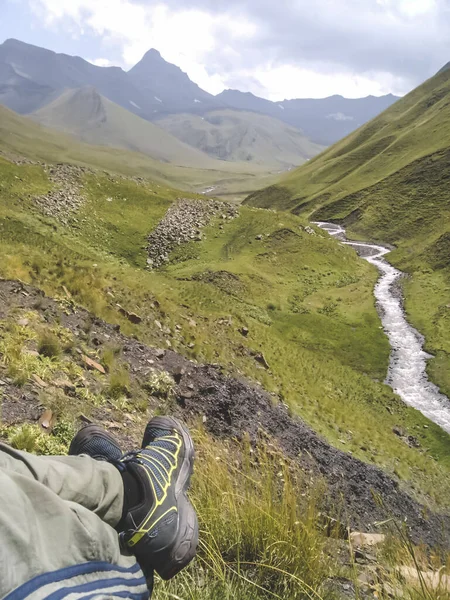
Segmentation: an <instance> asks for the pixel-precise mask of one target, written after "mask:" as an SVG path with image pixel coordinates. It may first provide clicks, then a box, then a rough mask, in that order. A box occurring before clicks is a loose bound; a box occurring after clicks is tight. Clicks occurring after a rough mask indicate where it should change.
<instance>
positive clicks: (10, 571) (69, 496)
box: [0, 445, 148, 598]
mask: <svg viewBox="0 0 450 600" xmlns="http://www.w3.org/2000/svg"><path fill="white" fill-rule="evenodd" d="M122 503H123V485H122V478H121V476H120V473H119V472H118V471H117V470H116V469H115V467H113V466H112V465H109V464H107V463H102V462H97V461H95V460H93V459H91V458H89V457H38V456H32V455H28V454H26V453H23V452H17V451H15V450H13V449H11V448H9V447H7V446H4V445H1V446H0V540H1V544H0V565H1V570H2V573H1V577H0V597H2V598H3V597H4V596H6V595H7V594H8V593H10V592H11V591H12V590H15V589H16V588H18V587H19V586H21V585H23V584H25V583H26V582H28V581H30V580H32V579H33V578H37V577H38V576H44V575H45V576H49V574H50V579H49V581H50V582H51V580H52V574H55V572H56V571H59V572H60V573H59V575H58V577H60V578H63V579H64V580H66V579H67V578H69V575H70V578H69V579H70V581H69V583H67V582H66V583H65V584H64V586H65V585H67V586H68V588H70V589H72V587H73V586H77V585H94V586H95V583H93V582H95V581H99V580H103V581H105V582H106V583H104V587H105V590H106V593H108V591H109V589H110V586H112V585H116V586H118V589H119V588H120V589H119V591H125V592H127V589H126V586H127V585H130V586H132V589H133V590H134V592H136V595H137V596H138V597H142V598H144V597H148V592H147V591H146V590H147V586H146V585H145V579H144V577H143V574H142V572H141V570H140V568H139V566H138V565H137V563H136V559H135V558H134V557H131V556H127V555H124V554H123V553H122V551H121V549H120V546H119V539H118V535H117V532H116V531H115V530H114V529H113V527H112V526H114V525H116V524H117V523H118V521H119V520H120V517H121V513H122ZM99 517H101V518H99ZM102 518H104V520H105V521H106V522H104V521H102ZM108 523H109V524H108ZM83 565H84V566H83ZM80 566H81V570H80V569H79V567H80ZM61 569H62V570H63V571H60V570H61ZM74 569H75V571H74ZM77 569H78V570H77ZM88 571H89V572H88ZM61 573H62V575H61ZM35 581H40V579H35ZM45 581H47V579H46V580H45ZM45 581H44V583H45ZM108 582H109V583H108ZM127 582H128V583H127ZM48 585H49V586H50V588H49V589H53V588H51V585H53V586H55V585H56V586H59V587H56V589H58V590H59V589H61V586H62V584H61V582H59V583H55V582H53V584H52V583H48ZM64 586H62V587H63V588H64ZM124 586H125V587H124Z"/></svg>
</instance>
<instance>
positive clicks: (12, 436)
mask: <svg viewBox="0 0 450 600" xmlns="http://www.w3.org/2000/svg"><path fill="white" fill-rule="evenodd" d="M59 428H60V429H59V433H58V426H57V427H55V430H54V432H53V433H52V434H50V435H49V434H47V433H44V432H43V431H42V430H41V429H40V428H39V426H38V425H31V424H25V425H19V426H14V427H2V428H1V430H0V434H1V436H2V437H3V438H4V439H6V441H7V442H8V443H9V444H10V445H11V446H12V447H13V448H15V449H16V450H23V451H25V452H30V453H32V454H42V455H46V456H51V455H53V456H59V455H65V454H67V452H68V450H69V444H70V441H71V439H72V437H73V433H74V430H73V427H71V426H69V425H68V424H64V422H61V423H60V425H59Z"/></svg>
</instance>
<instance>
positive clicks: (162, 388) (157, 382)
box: [145, 369, 175, 400]
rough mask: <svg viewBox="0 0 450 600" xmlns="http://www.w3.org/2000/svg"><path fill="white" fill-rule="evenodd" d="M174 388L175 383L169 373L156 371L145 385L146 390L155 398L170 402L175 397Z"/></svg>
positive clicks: (153, 370) (152, 372)
mask: <svg viewBox="0 0 450 600" xmlns="http://www.w3.org/2000/svg"><path fill="white" fill-rule="evenodd" d="M174 387H175V381H174V380H173V377H172V376H171V375H170V373H167V371H157V370H156V369H152V371H151V373H150V375H149V377H148V379H147V381H146V383H145V389H147V390H148V391H149V392H150V393H151V394H152V395H153V396H158V397H159V398H166V399H168V400H169V399H170V398H172V396H173V390H174Z"/></svg>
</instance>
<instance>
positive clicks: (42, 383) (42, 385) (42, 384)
mask: <svg viewBox="0 0 450 600" xmlns="http://www.w3.org/2000/svg"><path fill="white" fill-rule="evenodd" d="M31 378H32V379H33V381H34V382H35V383H37V385H38V386H39V387H40V388H46V387H48V383H45V381H43V380H42V379H41V378H40V377H39V375H36V373H34V374H33V375H32V376H31Z"/></svg>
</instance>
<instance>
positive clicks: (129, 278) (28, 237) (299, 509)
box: [0, 159, 450, 600]
mask: <svg viewBox="0 0 450 600" xmlns="http://www.w3.org/2000/svg"><path fill="white" fill-rule="evenodd" d="M83 184H84V188H83V193H84V194H85V195H86V203H85V204H84V206H83V207H82V208H81V209H80V211H79V213H78V214H77V219H78V225H77V226H76V227H63V226H62V225H60V224H58V223H57V222H56V221H55V220H54V219H51V218H48V217H45V216H43V215H42V214H40V213H39V212H38V210H37V208H36V207H35V205H34V203H33V200H32V197H33V196H35V195H39V194H42V193H45V192H47V191H48V190H49V188H50V187H51V184H50V183H49V181H48V180H47V177H46V175H45V173H44V171H43V170H42V169H41V168H40V167H38V166H32V165H31V166H30V165H25V166H20V167H19V166H14V165H12V164H11V163H9V162H7V161H5V160H2V159H0V233H1V235H0V252H1V256H2V261H1V263H0V276H2V277H4V278H14V279H21V280H23V281H26V282H30V283H33V284H34V285H36V286H38V287H41V288H42V289H44V290H45V291H46V292H47V293H48V294H49V295H51V296H54V297H57V298H60V299H61V300H64V301H67V299H68V294H69V295H70V296H71V297H72V299H73V300H74V301H75V302H78V303H79V304H82V305H83V306H85V307H86V308H88V309H89V310H90V311H92V312H93V313H94V314H95V315H97V316H100V317H102V318H104V319H105V320H107V321H109V322H112V323H118V324H120V326H121V329H122V331H123V332H124V333H126V334H127V335H130V336H137V337H138V338H139V339H141V340H143V341H145V342H147V343H149V344H151V345H155V346H159V347H165V348H167V347H171V348H173V349H174V350H176V351H178V352H180V353H182V354H184V355H186V356H188V357H189V358H192V359H196V360H198V361H200V362H205V361H208V362H216V363H220V364H222V365H223V366H224V367H225V368H226V369H227V370H228V371H229V372H230V373H233V374H236V375H240V374H244V375H246V376H247V377H248V378H250V379H253V380H255V381H259V382H261V383H262V384H263V386H264V387H265V388H266V389H268V390H269V391H271V392H273V394H274V402H276V401H279V399H280V400H283V401H284V402H286V403H287V404H288V405H289V406H290V409H291V411H292V412H293V413H294V414H298V415H300V416H301V417H302V418H303V419H305V420H306V421H307V422H308V423H309V424H310V425H311V426H312V427H313V428H314V429H316V430H317V431H319V432H320V433H321V434H323V435H324V436H325V437H326V438H327V439H328V440H329V441H330V442H331V443H332V444H334V445H336V446H337V447H339V448H341V449H343V450H346V451H351V452H352V453H353V454H354V455H355V456H357V457H359V458H361V459H362V460H364V461H366V462H372V463H374V464H377V465H378V466H380V467H382V468H383V469H385V470H386V471H388V472H390V473H393V474H395V475H396V476H398V477H399V478H400V479H401V480H402V485H404V486H405V487H407V488H408V489H409V491H410V492H411V493H412V494H413V495H415V496H416V497H418V498H420V499H421V500H424V501H425V502H427V503H430V504H431V505H435V506H440V507H443V506H444V507H446V506H448V498H449V496H450V488H449V483H448V482H449V477H448V475H449V472H450V461H449V456H450V452H449V444H450V437H449V436H448V435H447V434H445V433H443V432H442V431H441V430H440V428H438V427H437V426H435V425H433V424H432V423H430V422H429V421H428V420H427V419H425V418H424V417H423V416H422V415H421V414H420V413H418V412H417V411H415V410H413V409H411V408H409V407H406V406H405V405H404V404H403V403H402V402H401V401H400V400H399V399H398V398H397V397H396V396H395V395H394V394H393V393H392V391H391V390H390V389H389V388H388V387H387V386H385V385H383V383H382V381H383V379H384V375H385V372H386V369H387V364H388V356H389V347H388V344H387V341H386V339H385V337H384V335H383V332H382V330H381V328H380V321H379V318H378V316H377V313H376V310H375V307H374V300H373V295H372V289H373V285H374V282H375V280H376V277H377V274H376V272H375V270H374V269H372V267H371V266H370V265H369V264H368V263H366V262H364V261H361V260H359V259H358V258H357V257H356V255H355V254H354V252H353V251H351V250H350V249H349V248H345V247H342V246H339V245H338V244H336V243H335V242H333V241H332V240H331V239H329V238H328V236H326V235H325V234H323V233H320V232H316V233H312V234H311V233H309V232H308V230H307V229H305V226H306V225H307V223H306V221H304V220H302V219H301V218H299V217H297V216H294V215H292V214H286V213H277V212H273V211H265V210H259V209H254V208H249V207H244V208H243V209H242V210H241V214H240V216H239V217H238V218H236V219H235V220H233V221H231V222H226V223H223V222H222V221H221V220H218V221H217V222H216V223H213V224H212V225H211V226H210V227H209V228H208V229H207V230H206V232H205V233H206V236H205V238H204V239H203V240H202V241H201V242H192V243H191V244H189V245H186V246H183V247H180V248H179V249H178V250H177V251H176V252H174V253H173V255H172V256H171V262H170V263H169V265H168V266H167V267H166V268H165V269H163V270H160V271H159V272H149V271H146V270H144V269H143V267H144V265H145V259H146V256H145V249H144V247H145V241H146V235H147V234H148V232H149V231H151V229H152V228H153V227H154V226H155V224H156V223H157V222H158V220H159V219H160V218H161V217H162V215H163V214H164V212H165V211H166V209H167V207H168V206H169V205H170V203H171V202H173V201H174V200H175V199H176V198H177V197H178V196H179V192H177V191H175V190H173V189H170V188H166V187H164V186H162V185H161V184H160V183H158V182H156V181H153V182H152V181H146V182H145V183H141V184H138V183H136V182H134V181H130V180H115V181H114V180H111V178H110V177H108V176H106V175H104V174H99V173H98V174H89V175H86V176H85V179H84V181H83ZM257 238H258V239H257ZM117 304H120V305H121V306H123V307H125V308H126V309H127V310H129V311H133V312H136V313H138V314H139V315H140V316H141V317H142V323H141V324H139V325H134V324H132V323H130V322H129V321H128V320H126V319H125V318H124V317H123V316H122V315H121V314H120V312H119V310H118V307H117ZM242 327H246V328H248V330H249V331H248V335H247V336H244V335H242V333H241V332H240V331H239V330H240V329H241V328H242ZM8 332H9V333H8ZM52 336H53V337H52ZM54 336H56V337H57V338H58V339H59V345H60V346H61V347H62V346H64V344H66V343H67V344H68V345H69V346H70V340H69V341H67V340H66V338H65V335H64V332H62V331H60V330H55V331H52V332H50V335H49V336H47V337H45V336H44V338H43V339H42V336H41V338H39V339H40V341H39V344H40V346H39V347H40V350H43V349H45V352H46V353H47V354H49V356H47V359H46V361H43V360H41V359H39V361H38V362H36V363H34V362H32V361H31V359H28V358H26V364H25V365H24V364H23V362H22V361H23V360H24V358H23V357H24V354H23V352H21V347H20V345H21V344H23V343H25V342H24V340H23V339H20V335H19V332H18V331H17V329H16V328H14V327H13V328H12V329H11V330H7V331H6V332H5V331H2V335H1V336H0V337H1V339H2V346H1V350H0V353H1V359H2V361H3V363H4V365H5V367H6V368H7V369H8V372H9V376H10V377H12V378H13V379H14V381H16V383H17V384H18V385H19V384H20V383H21V382H22V384H23V383H24V381H26V380H27V378H28V376H29V375H31V374H33V373H36V374H39V372H38V371H36V369H38V368H42V364H44V366H46V367H47V368H49V369H52V368H56V367H57V366H59V363H58V361H60V360H61V358H60V357H58V355H59V352H55V347H56V348H57V347H58V343H56V345H55V340H54ZM52 348H53V350H52ZM63 351H64V348H63ZM42 354H43V356H45V353H44V352H42ZM55 354H56V355H55ZM261 354H262V355H263V357H264V360H265V361H266V363H267V364H266V367H268V368H265V367H264V366H263V365H262V364H261V361H258V360H256V357H257V356H260V355H261ZM11 357H13V358H14V357H15V359H14V360H13V361H12V362H11ZM27 361H31V363H29V362H27ZM55 361H56V363H55ZM25 368H29V369H30V370H29V371H26V376H25V378H24V375H23V370H24V369H25ZM67 368H73V367H67ZM41 375H42V373H41ZM74 375H76V373H75V374H74ZM124 388H126V373H124V372H123V371H121V370H120V369H117V370H116V377H115V379H113V380H111V378H110V380H109V382H108V384H107V387H106V388H105V389H102V390H101V391H100V394H99V396H96V397H95V398H94V397H92V396H90V395H89V394H86V397H85V399H84V402H85V403H86V406H87V407H89V406H90V405H92V404H94V403H96V402H102V398H103V399H104V398H109V402H110V403H112V404H113V405H114V406H115V408H116V409H117V410H120V407H121V406H123V407H126V406H128V405H127V400H126V398H125V397H124V392H123V390H124ZM121 390H122V391H121ZM122 403H123V404H122ZM136 408H137V407H136ZM59 410H60V411H61V412H62V413H64V411H67V410H68V408H67V407H65V406H64V404H60V405H59ZM66 419H67V421H68V427H69V431H70V426H71V422H70V419H71V415H70V411H69V412H68V413H67V416H66ZM424 425H426V426H427V428H424ZM395 426H397V427H399V426H400V427H401V428H403V429H404V430H405V432H407V433H408V434H410V435H414V436H415V437H416V438H417V439H418V440H419V442H420V447H419V448H411V447H409V446H408V445H407V444H406V443H405V442H404V441H403V439H401V438H399V437H398V436H397V435H395V434H394V433H393V431H392V430H393V428H394V427H395ZM13 433H17V432H8V431H7V432H6V434H5V435H7V436H10V435H12V434H13ZM19 433H21V434H22V437H21V438H20V441H19V442H18V443H19V445H23V444H24V443H28V441H29V437H30V434H29V433H25V436H23V432H19ZM31 435H32V434H31ZM59 435H60V439H59V442H61V443H62V444H66V443H67V430H63V431H61V432H60V433H59ZM195 435H196V438H197V446H198V448H199V467H198V469H197V477H196V479H195V485H194V492H193V493H194V500H195V504H196V507H197V509H198V510H199V513H200V518H201V522H202V530H203V535H202V539H203V542H202V549H201V554H200V559H199V561H198V562H197V564H196V566H195V567H194V568H192V569H191V570H190V571H188V572H187V573H185V574H183V576H182V577H180V578H178V579H177V580H176V581H175V582H174V583H172V584H167V585H165V586H162V585H160V587H159V589H158V593H159V595H160V597H161V598H167V599H169V598H182V599H183V600H185V599H186V600H187V599H188V598H189V599H191V600H197V599H198V600H200V599H206V598H213V599H215V598H217V599H219V598H230V599H231V598H236V597H239V598H242V599H244V600H247V599H248V600H253V599H255V600H256V598H273V597H275V598H286V599H288V598H289V599H297V598H298V599H300V598H326V599H327V600H328V599H331V598H333V597H337V596H333V593H332V592H327V591H326V589H325V587H324V584H325V581H326V579H327V578H328V576H329V575H333V576H335V575H336V574H341V573H342V571H341V570H340V569H341V567H342V565H337V564H336V562H335V561H334V559H333V557H334V556H335V553H336V551H337V550H336V547H334V546H333V545H332V546H331V549H329V548H328V547H327V543H328V542H327V540H326V539H325V538H324V537H323V536H322V535H321V534H320V532H319V531H318V529H317V525H318V515H317V506H316V498H317V497H318V496H319V495H320V494H323V493H324V489H323V488H321V487H320V482H318V483H317V488H315V487H313V488H311V491H310V492H309V493H308V494H307V495H306V496H302V493H304V492H303V490H304V489H305V488H304V484H303V481H302V479H301V477H302V474H300V473H297V472H296V471H295V468H294V467H293V466H292V465H290V464H289V463H288V462H286V460H285V459H284V458H283V457H282V456H281V455H280V454H279V453H277V450H276V449H274V448H269V449H268V448H267V446H266V445H265V444H264V443H262V445H261V447H260V448H259V450H258V451H257V455H256V456H255V454H254V451H252V452H251V451H250V449H249V448H248V447H246V446H245V443H244V444H243V445H237V444H236V443H235V442H230V444H229V445H223V446H222V445H221V444H218V443H217V442H212V440H211V439H210V438H208V437H207V436H206V434H205V433H204V432H203V431H202V428H201V426H197V427H196V428H195ZM24 439H25V442H24ZM35 449H38V450H39V449H40V448H39V447H37V448H35ZM41 450H42V449H41ZM44 450H46V451H50V452H54V451H55V450H56V451H61V447H60V446H58V448H50V449H48V448H47V449H45V448H44ZM218 456H224V457H226V459H225V460H218V458H217V457H218ZM228 457H231V460H228ZM280 473H281V475H279V474H280ZM395 556H396V558H395V560H397V554H396V555H395ZM330 557H331V559H332V560H330ZM440 564H442V563H440ZM345 575H346V576H351V575H352V569H351V567H350V570H349V569H348V568H347V570H345ZM398 585H400V586H402V585H403V584H401V582H398ZM416 588H417V590H416ZM405 593H407V594H408V595H407V596H406V597H409V598H411V599H416V598H422V599H427V600H430V599H431V598H432V597H433V596H431V595H427V594H426V593H425V592H424V591H423V590H422V589H421V586H420V585H418V586H413V587H412V588H409V589H407V591H406V592H405ZM378 597H380V598H383V597H387V594H385V593H384V592H383V591H380V592H379V595H378ZM398 597H400V595H399V596H398ZM439 597H440V598H442V599H444V598H447V597H448V596H446V595H445V593H444V592H443V593H442V594H441V596H439Z"/></svg>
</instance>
